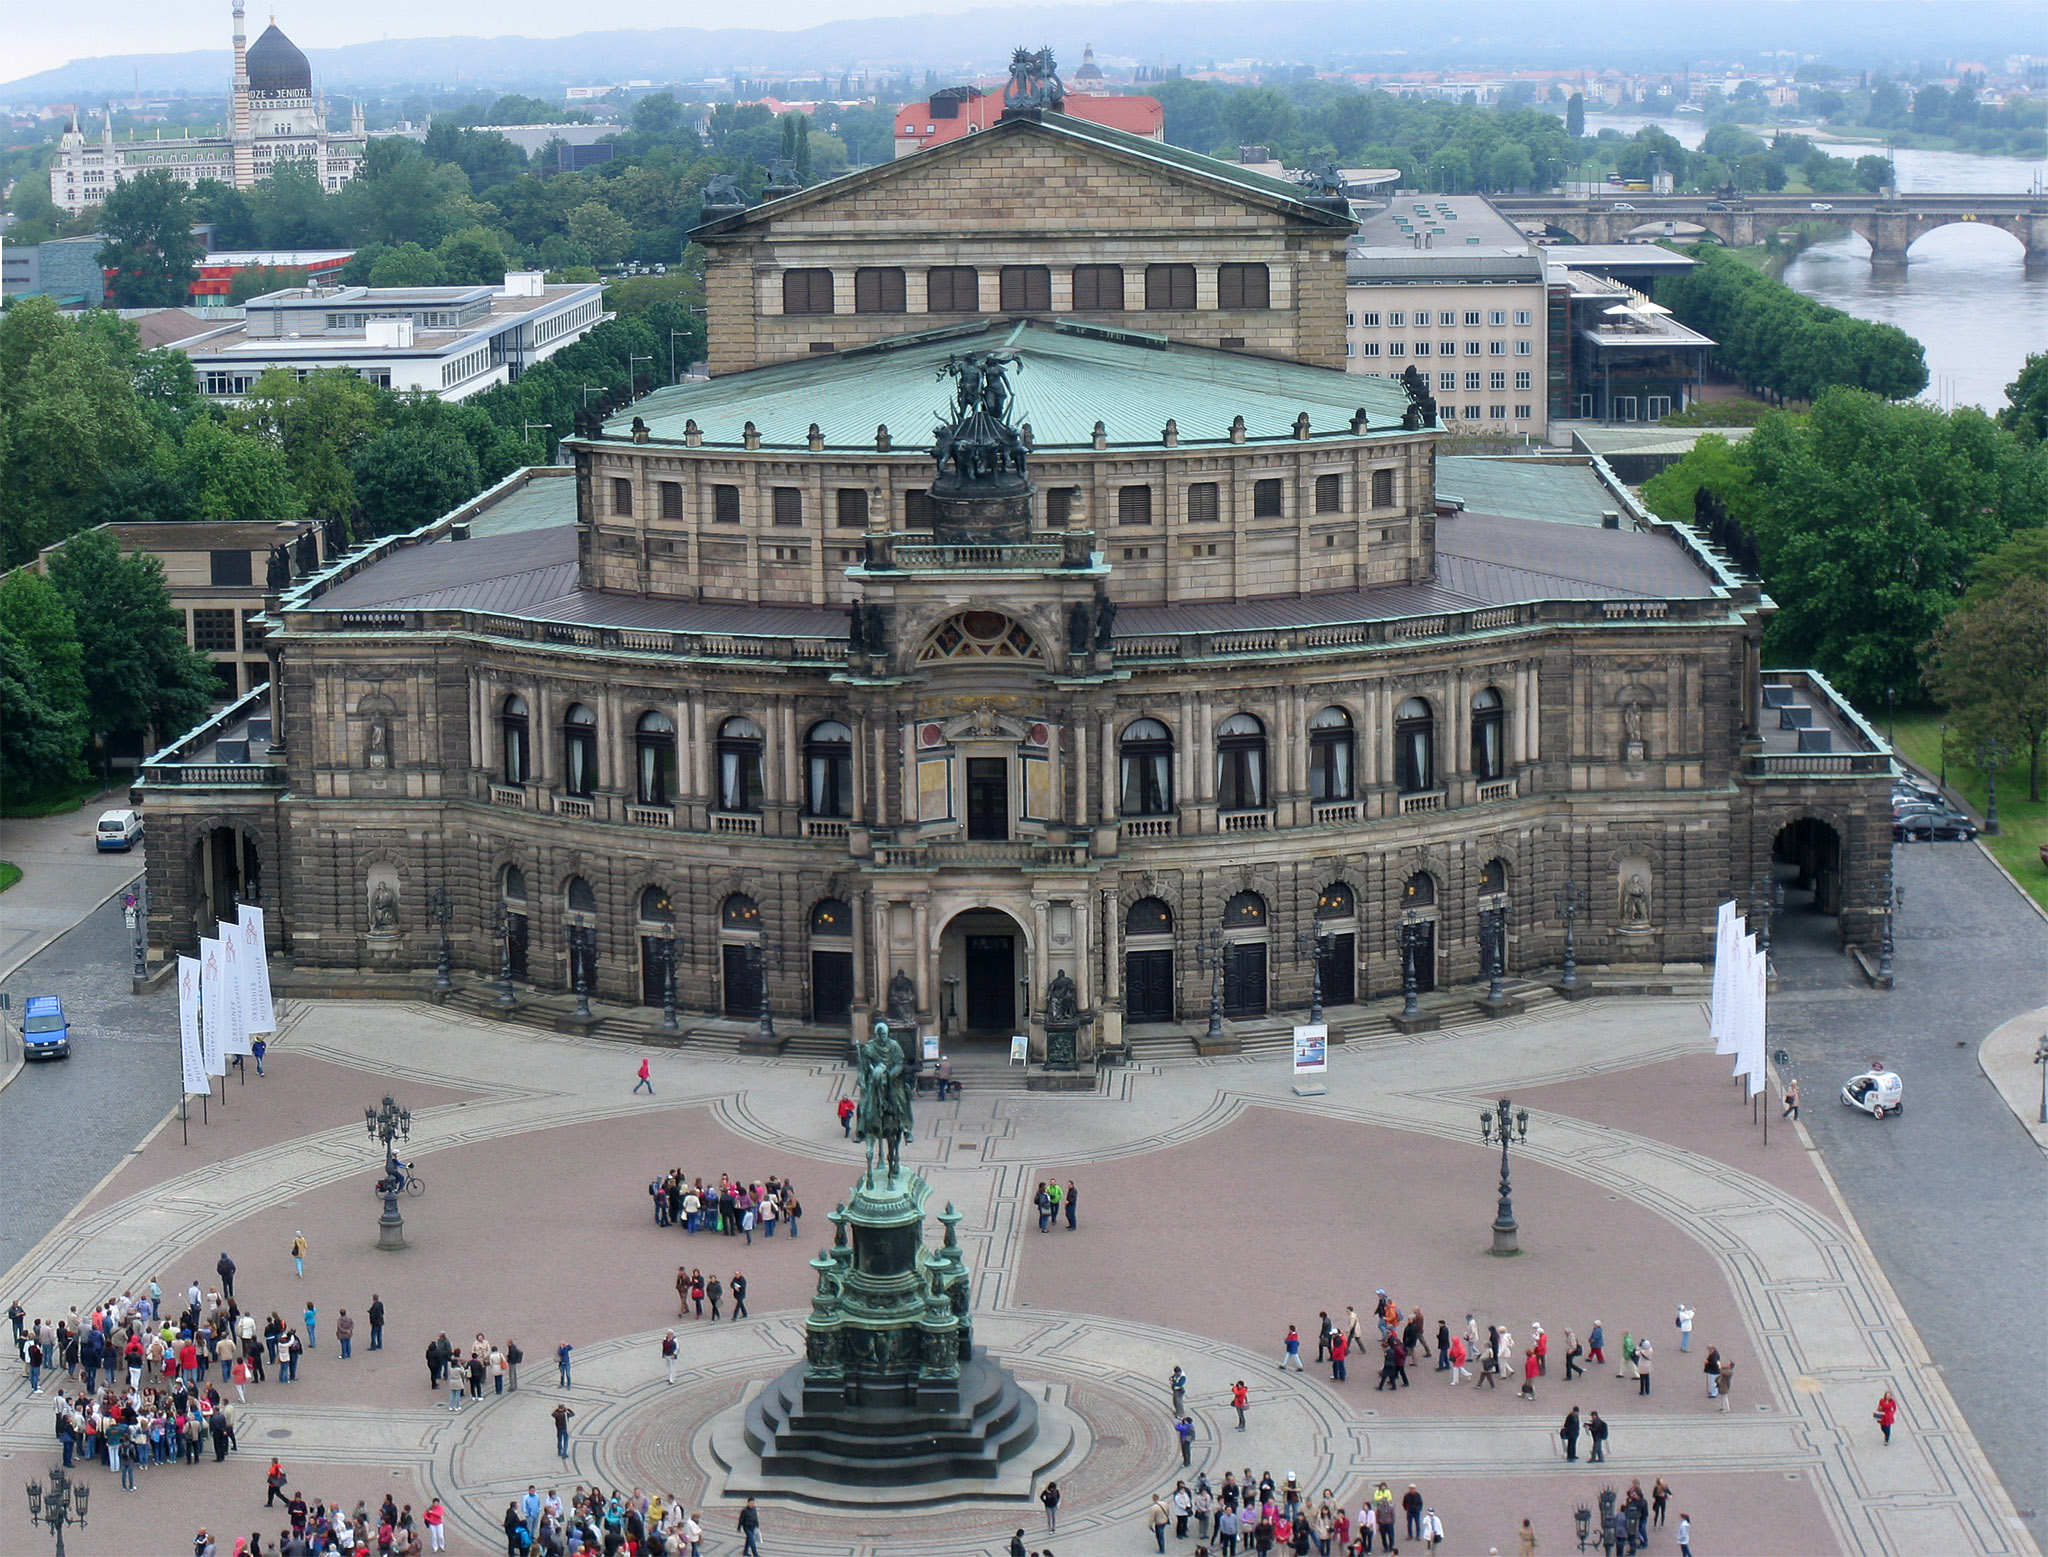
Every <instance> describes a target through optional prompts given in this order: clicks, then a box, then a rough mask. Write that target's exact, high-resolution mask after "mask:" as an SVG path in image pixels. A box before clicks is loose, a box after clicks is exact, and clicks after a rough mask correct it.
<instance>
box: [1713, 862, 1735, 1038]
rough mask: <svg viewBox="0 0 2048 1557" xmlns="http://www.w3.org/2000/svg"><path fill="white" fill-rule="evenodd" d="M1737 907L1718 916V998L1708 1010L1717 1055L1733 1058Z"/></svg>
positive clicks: (1726, 905)
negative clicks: (1730, 1016) (1731, 1030)
mask: <svg viewBox="0 0 2048 1557" xmlns="http://www.w3.org/2000/svg"><path fill="white" fill-rule="evenodd" d="M1738 934H1739V932H1738V931H1737V930H1736V928H1735V904H1734V902H1733V901H1732V900H1731V901H1729V902H1726V903H1723V904H1722V905H1721V906H1720V908H1719V909H1718V910H1716V912H1715V915H1714V998H1713V1002H1712V1004H1710V1005H1709V1006H1708V1008H1707V1032H1708V1033H1709V1035H1711V1036H1712V1038H1713V1040H1714V1052H1715V1053H1716V1054H1732V1053H1733V1052H1734V1044H1733V1041H1732V1038H1731V1036H1730V1031H1729V1015H1730V1013H1729V1006H1730V1004H1731V1002H1732V1000H1733V998H1734V989H1735V974H1736V960H1735V956H1736V954H1735V943H1736V939H1737V936H1738Z"/></svg>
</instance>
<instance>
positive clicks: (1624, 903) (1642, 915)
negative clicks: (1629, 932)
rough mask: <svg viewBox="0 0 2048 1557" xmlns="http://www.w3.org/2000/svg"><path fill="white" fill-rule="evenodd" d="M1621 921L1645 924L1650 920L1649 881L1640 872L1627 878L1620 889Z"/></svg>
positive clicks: (1631, 923) (1629, 923) (1630, 923)
mask: <svg viewBox="0 0 2048 1557" xmlns="http://www.w3.org/2000/svg"><path fill="white" fill-rule="evenodd" d="M1621 922H1622V923H1623V924H1625V925H1647V924H1649V922H1650V882H1649V878H1648V877H1646V876H1643V875H1640V874H1637V875H1632V876H1630V877H1629V878H1628V881H1627V883H1626V885H1624V886H1623V887H1622V890H1621Z"/></svg>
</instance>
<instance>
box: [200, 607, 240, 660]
mask: <svg viewBox="0 0 2048 1557" xmlns="http://www.w3.org/2000/svg"><path fill="white" fill-rule="evenodd" d="M192 647H193V648H195V649H201V650H205V651H207V652H209V653H225V654H232V653H234V652H235V613H234V612H232V611H194V612H193V613H192Z"/></svg>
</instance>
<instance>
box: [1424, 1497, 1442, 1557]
mask: <svg viewBox="0 0 2048 1557" xmlns="http://www.w3.org/2000/svg"><path fill="white" fill-rule="evenodd" d="M1443 1544H1444V1522H1443V1521H1442V1520H1441V1519H1439V1518H1437V1515H1436V1510H1435V1509H1433V1508H1426V1509H1424V1510H1423V1511H1422V1549H1423V1550H1424V1551H1426V1552H1434V1551H1435V1550H1436V1549H1437V1548H1438V1547H1439V1546H1441V1545H1443Z"/></svg>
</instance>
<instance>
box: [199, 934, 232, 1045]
mask: <svg viewBox="0 0 2048 1557" xmlns="http://www.w3.org/2000/svg"><path fill="white" fill-rule="evenodd" d="M224 971H225V968H224V966H223V964H222V962H221V956H220V942H219V941H201V942H200V943H199V1043H200V1050H201V1052H202V1054H203V1055H204V1056H205V1063H206V1074H207V1075H209V1076H225V1075H226V1074H227V1073H228V1056H227V1050H226V1049H225V1047H223V1045H222V1039H223V1038H224V1037H225V1036H226V1028H227V996H226V995H225V994H223V993H222V992H221V974H222V973H223V972H224Z"/></svg>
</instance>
